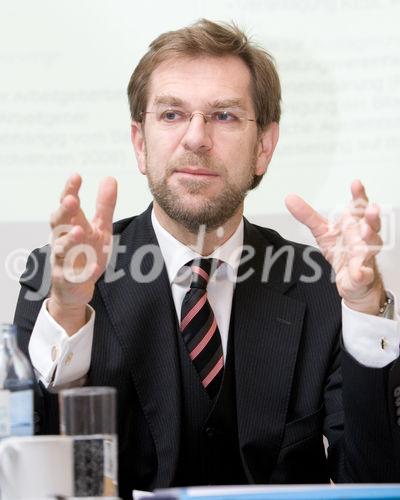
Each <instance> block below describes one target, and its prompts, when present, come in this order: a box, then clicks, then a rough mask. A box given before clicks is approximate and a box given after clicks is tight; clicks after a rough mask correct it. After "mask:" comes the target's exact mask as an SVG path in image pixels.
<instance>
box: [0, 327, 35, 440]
mask: <svg viewBox="0 0 400 500" xmlns="http://www.w3.org/2000/svg"><path fill="white" fill-rule="evenodd" d="M32 434H33V373H32V369H31V367H30V364H29V362H28V360H27V359H26V357H25V355H24V354H23V352H22V351H21V350H20V349H19V347H18V345H17V329H16V327H15V326H14V325H7V324H0V439H2V438H4V437H7V436H30V435H32Z"/></svg>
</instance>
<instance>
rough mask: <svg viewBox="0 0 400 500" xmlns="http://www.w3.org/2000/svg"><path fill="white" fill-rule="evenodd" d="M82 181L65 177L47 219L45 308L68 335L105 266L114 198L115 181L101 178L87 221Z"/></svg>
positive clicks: (80, 318)
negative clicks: (49, 254) (48, 263)
mask: <svg viewBox="0 0 400 500" xmlns="http://www.w3.org/2000/svg"><path fill="white" fill-rule="evenodd" d="M81 184H82V179H81V177H80V176H79V175H78V174H74V175H72V176H71V177H70V178H69V179H68V181H67V183H66V185H65V188H64V191H63V193H62V195H61V198H60V206H59V208H58V209H57V210H56V211H55V212H54V213H53V215H52V217H51V221H50V225H51V228H52V230H53V233H52V234H53V238H52V276H51V292H50V300H49V303H48V310H49V312H50V314H51V315H52V316H53V317H54V319H55V320H56V321H57V322H58V323H59V324H61V326H63V327H64V328H65V330H66V331H67V332H68V333H69V334H72V333H75V332H76V331H77V330H79V328H80V327H81V326H82V325H83V324H84V323H85V317H86V305H87V303H88V302H89V301H90V300H91V298H92V296H93V291H94V286H95V283H96V281H97V280H98V278H99V277H100V276H101V274H102V273H103V272H104V270H105V268H106V266H107V261H108V258H109V256H110V254H111V248H112V217H113V213H114V208H115V203H116V199H117V183H116V180H115V179H114V178H112V177H107V178H105V179H103V180H102V182H101V183H100V186H99V190H98V194H97V199H96V212H95V216H94V218H93V220H92V221H91V222H89V221H88V220H87V218H86V216H85V214H84V213H83V211H82V209H81V206H80V200H79V196H78V194H79V189H80V187H81Z"/></svg>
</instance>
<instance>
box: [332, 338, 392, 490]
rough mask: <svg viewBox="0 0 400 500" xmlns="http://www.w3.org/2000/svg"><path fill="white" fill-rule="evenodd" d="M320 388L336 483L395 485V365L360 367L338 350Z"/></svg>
mask: <svg viewBox="0 0 400 500" xmlns="http://www.w3.org/2000/svg"><path fill="white" fill-rule="evenodd" d="M333 359H334V361H333V364H332V367H331V371H330V373H329V376H328V379H327V384H326V388H325V408H326V418H325V422H324V434H325V436H326V437H327V439H328V442H329V448H328V465H329V470H330V475H331V478H332V479H333V481H335V482H359V483H374V482H377V483H378V482H388V483H390V482H398V481H400V415H399V416H398V414H400V411H399V410H398V409H399V408H400V360H396V361H394V362H392V363H391V364H390V365H387V366H386V367H384V368H370V367H366V366H364V365H362V364H360V363H359V362H358V361H356V360H355V359H354V358H353V357H352V356H351V355H350V354H349V353H348V352H346V351H345V350H344V348H343V346H339V347H338V352H337V353H334V357H333Z"/></svg>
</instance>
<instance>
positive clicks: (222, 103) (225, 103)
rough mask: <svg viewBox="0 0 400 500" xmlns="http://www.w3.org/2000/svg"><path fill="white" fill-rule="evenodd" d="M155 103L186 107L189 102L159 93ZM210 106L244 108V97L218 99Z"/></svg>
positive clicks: (209, 104) (215, 107)
mask: <svg viewBox="0 0 400 500" xmlns="http://www.w3.org/2000/svg"><path fill="white" fill-rule="evenodd" d="M154 105H156V106H157V105H166V106H181V107H185V106H187V103H186V102H185V101H183V99H181V98H179V97H176V96H173V95H159V96H156V98H155V99H154ZM208 107H209V108H212V109H224V108H244V105H243V101H242V99H240V98H236V97H234V98H231V99H216V100H215V101H212V102H209V103H208Z"/></svg>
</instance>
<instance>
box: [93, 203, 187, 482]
mask: <svg viewBox="0 0 400 500" xmlns="http://www.w3.org/2000/svg"><path fill="white" fill-rule="evenodd" d="M150 214H151V207H150V208H149V209H148V210H147V211H146V212H145V213H144V214H142V215H140V216H138V217H136V218H135V219H134V220H133V221H132V222H131V223H130V224H129V225H128V226H127V228H126V229H125V230H124V231H123V232H122V233H121V239H120V241H119V245H125V246H126V251H125V252H124V253H123V254H121V255H120V256H119V257H118V259H117V265H116V269H117V270H118V272H120V271H119V270H122V271H123V273H124V276H123V277H121V278H119V279H117V280H115V281H114V282H112V283H107V284H106V283H105V282H104V281H101V282H99V290H100V293H101V295H102V298H103V301H104V304H105V307H106V309H107V312H108V315H109V317H110V319H111V322H112V324H113V326H114V329H115V335H116V337H117V339H118V341H119V342H120V344H121V347H122V349H123V351H124V352H126V359H127V363H128V364H129V369H130V371H131V374H132V378H133V381H134V384H135V387H136V390H137V393H138V397H139V401H140V403H141V406H142V410H143V413H144V415H145V417H146V420H147V422H148V425H149V428H150V432H151V434H152V436H153V439H154V443H155V447H156V450H157V457H158V471H157V474H158V475H157V478H156V484H170V483H171V481H172V479H173V476H174V472H175V466H176V464H177V461H178V454H179V442H180V436H179V429H180V417H181V416H180V377H179V360H178V353H177V345H176V332H177V320H176V313H175V309H174V306H173V299H172V294H171V287H170V285H169V281H168V276H167V272H166V269H165V266H164V261H163V259H162V256H161V252H160V250H159V247H158V244H157V240H156V237H155V234H154V231H153V227H152V224H151V219H150ZM144 248H146V249H147V250H148V253H146V254H145V255H144V252H143V249H144ZM153 256H154V257H153ZM140 262H141V264H140ZM157 265H159V266H160V267H159V270H160V272H158V273H155V274H158V276H157V277H156V278H155V279H153V280H150V281H149V282H148V283H146V282H144V283H138V282H137V279H132V275H133V277H134V278H135V277H136V276H137V274H138V273H139V271H140V272H141V274H142V275H143V276H146V275H147V274H148V273H149V272H151V270H153V271H155V269H156V267H155V266H157ZM135 275H136V276H135Z"/></svg>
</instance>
